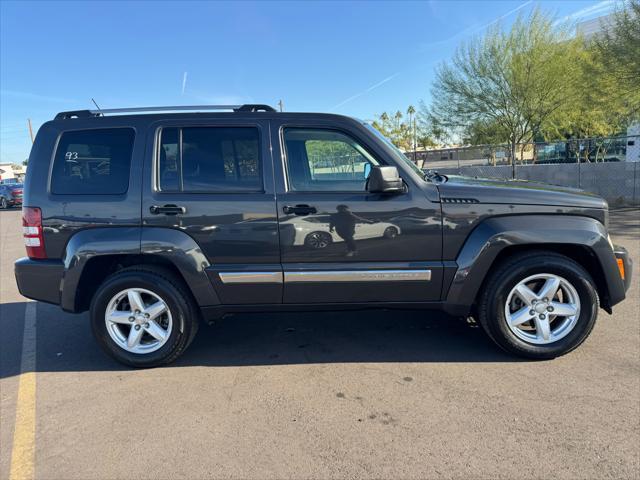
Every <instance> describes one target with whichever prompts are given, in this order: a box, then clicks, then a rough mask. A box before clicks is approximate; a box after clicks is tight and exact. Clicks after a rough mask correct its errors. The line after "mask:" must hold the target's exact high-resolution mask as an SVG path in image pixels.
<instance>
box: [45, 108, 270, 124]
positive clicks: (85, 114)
mask: <svg viewBox="0 0 640 480" xmlns="http://www.w3.org/2000/svg"><path fill="white" fill-rule="evenodd" d="M210 110H233V111H234V112H275V111H276V110H275V108H273V107H271V106H269V105H263V104H246V105H183V106H167V107H133V108H103V109H100V110H71V111H68V112H60V113H58V114H57V115H56V116H55V119H56V120H66V119H69V118H89V117H100V116H102V115H104V114H109V113H116V114H117V113H149V112H185V111H190V112H203V111H210Z"/></svg>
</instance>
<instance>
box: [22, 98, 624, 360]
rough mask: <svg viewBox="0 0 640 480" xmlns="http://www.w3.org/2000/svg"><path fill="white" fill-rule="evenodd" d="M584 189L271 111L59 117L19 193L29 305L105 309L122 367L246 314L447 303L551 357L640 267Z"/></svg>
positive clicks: (97, 327) (106, 331) (515, 344)
mask: <svg viewBox="0 0 640 480" xmlns="http://www.w3.org/2000/svg"><path fill="white" fill-rule="evenodd" d="M607 224H608V207H607V203H606V202H605V201H604V200H603V199H601V198H599V197H597V196H594V195H591V194H587V193H585V192H582V191H580V190H574V189H568V188H560V187H555V186H550V185H539V184H534V183H528V182H522V181H496V180H481V179H470V178H464V177H456V176H449V177H447V176H444V175H439V174H437V173H435V172H427V173H425V172H423V171H421V170H420V169H419V168H417V167H416V166H415V165H414V164H413V163H412V162H411V161H410V160H409V159H407V158H406V156H405V155H404V154H403V153H402V152H400V151H399V150H398V149H397V148H395V147H394V146H393V145H392V144H391V143H390V142H389V141H387V140H386V139H385V138H384V137H382V136H381V135H380V134H379V133H378V132H377V131H376V130H374V129H373V128H372V127H371V126H370V125H368V124H366V123H364V122H361V121H358V120H356V119H353V118H349V117H345V116H340V115H333V114H316V113H281V112H276V111H275V110H274V109H273V108H271V107H269V106H266V105H240V106H224V107H216V106H197V107H158V108H154V109H151V108H149V109H143V108H132V109H116V110H95V111H94V110H81V111H72V112H62V113H59V114H58V115H56V117H55V119H54V120H52V121H49V122H47V123H45V124H44V125H43V126H42V127H41V128H40V130H39V132H38V134H37V137H36V139H35V143H34V145H33V148H32V150H31V155H30V157H29V168H28V172H27V177H26V181H25V185H24V196H23V235H24V242H25V245H26V250H27V257H25V258H22V259H19V260H18V261H17V262H16V263H15V274H16V279H17V283H18V287H19V289H20V292H21V293H22V295H24V296H25V297H28V298H31V299H35V300H39V301H42V302H48V303H52V304H57V305H60V307H61V308H62V309H63V310H65V311H67V312H84V311H87V310H88V311H90V321H91V325H92V329H93V333H94V334H95V337H96V339H97V340H98V343H99V344H100V345H101V346H102V348H103V349H104V350H105V351H106V352H107V353H108V354H110V355H111V356H112V357H114V358H115V359H116V360H118V361H120V362H122V363H124V364H127V365H130V366H134V367H151V366H156V365H162V364H166V363H169V362H171V361H173V360H175V359H176V358H177V357H178V356H179V355H181V354H182V353H183V352H184V350H185V349H186V348H187V347H188V345H189V344H190V343H191V341H192V340H193V338H194V336H195V334H196V330H197V329H198V325H199V323H200V321H205V322H212V321H215V320H216V319H219V318H221V317H223V316H226V315H229V314H233V313H236V312H264V311H309V310H345V309H354V310H356V309H366V308H385V309H424V310H425V314H426V311H427V310H428V309H441V310H444V311H445V312H447V313H449V314H451V315H453V316H460V317H466V316H473V317H474V318H475V319H477V321H478V322H479V323H480V324H481V325H482V327H483V329H484V330H485V331H486V333H487V334H488V335H489V337H491V338H492V339H493V340H494V341H495V343H496V344H497V345H499V346H500V347H502V348H503V349H504V350H506V351H508V352H511V353H512V354H515V355H520V356H524V357H528V358H533V359H549V358H553V357H556V356H559V355H563V354H565V353H567V352H570V351H571V350H573V349H574V348H576V347H577V346H578V345H580V344H581V343H582V342H583V341H584V340H585V339H586V338H587V336H588V335H589V333H590V332H591V330H592V329H593V327H594V324H595V321H596V317H597V314H598V309H599V308H602V309H604V310H606V311H607V312H609V313H611V309H612V307H613V306H614V305H616V304H617V303H619V302H621V301H622V300H623V299H624V298H625V293H626V290H627V289H628V288H629V285H630V282H631V273H632V272H631V269H632V263H631V260H630V259H629V256H628V254H627V252H626V250H625V249H624V248H621V247H617V246H615V245H613V244H612V242H611V240H610V238H609V235H608V232H607Z"/></svg>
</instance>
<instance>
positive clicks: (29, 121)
mask: <svg viewBox="0 0 640 480" xmlns="http://www.w3.org/2000/svg"><path fill="white" fill-rule="evenodd" d="M27 124H28V125H29V136H30V137H31V143H33V128H31V119H30V118H27Z"/></svg>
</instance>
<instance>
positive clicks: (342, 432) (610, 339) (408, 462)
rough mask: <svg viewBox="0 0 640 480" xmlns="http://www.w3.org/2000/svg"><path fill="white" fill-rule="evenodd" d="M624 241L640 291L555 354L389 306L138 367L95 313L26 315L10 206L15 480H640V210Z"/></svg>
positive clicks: (0, 217) (231, 330) (8, 376)
mask: <svg viewBox="0 0 640 480" xmlns="http://www.w3.org/2000/svg"><path fill="white" fill-rule="evenodd" d="M611 230H612V236H613V238H614V241H615V242H616V243H619V244H622V245H624V246H626V247H627V248H628V249H629V251H630V253H631V255H632V257H633V258H634V260H635V265H636V272H635V278H634V283H633V284H632V286H631V291H630V292H629V298H628V299H627V300H626V301H625V302H624V303H623V304H621V305H619V306H618V307H616V308H615V311H614V315H613V316H609V315H607V314H606V313H605V312H604V311H601V312H600V320H599V322H598V324H597V325H596V328H595V330H594V332H593V334H592V335H591V337H590V338H589V339H588V340H587V342H586V343H585V344H584V345H583V346H582V347H580V348H579V349H578V350H576V351H574V352H573V353H571V354H569V355H568V356H565V357H562V358H559V359H556V360H553V361H547V362H527V361H520V360H518V359H516V358H514V357H511V356H508V355H506V354H503V353H501V352H500V351H499V350H497V348H496V347H494V346H493V344H491V343H490V341H489V340H488V339H487V338H486V337H485V336H484V334H483V332H482V331H481V330H480V329H479V328H477V327H475V326H473V325H469V324H467V323H466V322H463V321H459V320H456V319H452V318H448V317H446V316H444V315H442V314H431V315H428V316H427V315H425V314H424V313H422V312H385V311H376V312H362V313H335V314H326V313H318V314H304V315H302V314H278V315H275V314H270V315H244V316H238V317H235V318H232V319H227V320H224V321H221V322H220V323H218V324H216V325H215V326H212V327H206V326H204V327H203V328H201V329H200V332H199V334H198V337H197V338H196V340H195V342H194V344H193V345H192V346H191V347H190V349H189V350H188V351H187V352H186V354H185V355H184V356H183V357H182V358H180V359H179V361H178V362H176V363H175V364H172V365H171V366H168V367H166V368H158V369H153V370H142V371H141V370H130V369H126V368H124V367H122V366H120V365H119V364H117V363H115V362H114V361H112V360H110V359H109V358H107V357H106V356H105V355H104V354H103V353H102V352H101V351H100V350H99V347H98V345H97V343H96V342H95V341H94V340H93V338H92V336H91V332H90V327H89V323H88V319H87V315H86V314H82V315H70V314H66V313H63V312H62V311H61V310H59V309H58V308H57V307H55V306H52V305H46V304H41V303H37V304H31V305H30V306H29V307H28V308H27V302H26V300H25V299H24V298H23V297H21V296H20V294H19V293H18V291H17V288H16V286H15V281H14V277H13V265H12V263H13V261H14V260H15V259H16V258H18V257H20V256H23V255H24V248H23V246H22V239H21V228H20V212H19V211H18V210H13V211H0V239H1V242H2V243H1V245H0V250H1V263H0V269H1V271H0V301H1V305H0V319H1V320H0V326H1V331H0V332H1V333H0V347H1V351H0V362H1V364H0V388H1V399H0V401H1V403H0V407H1V418H2V422H1V426H0V445H1V446H2V448H1V449H0V450H1V455H0V478H8V477H9V474H10V471H13V473H14V474H15V473H16V472H22V473H23V474H30V473H35V477H37V478H42V479H116V478H117V479H120V478H122V479H124V478H243V479H245V478H256V479H265V478H345V477H349V478H353V477H367V478H509V479H513V478H599V479H600V478H639V477H640V313H639V312H640V305H639V297H640V295H639V290H640V289H639V283H638V270H639V269H638V265H639V261H640V211H639V210H637V209H636V210H633V209H627V210H619V211H616V212H613V213H612V220H611ZM34 305H35V309H33V306H34ZM33 314H35V317H34V316H33ZM25 318H26V319H27V320H26V321H27V322H29V321H34V322H35V328H33V330H29V326H28V329H27V330H25ZM25 331H29V332H32V333H33V332H35V338H32V337H28V338H27V339H26V341H23V332H25ZM23 345H24V348H25V349H26V357H25V355H23ZM34 356H35V358H33V357H34ZM21 362H22V363H21ZM29 362H33V364H35V372H36V373H35V375H31V376H30V377H28V378H29V379H30V380H29V383H27V382H26V381H24V384H26V385H27V387H24V384H23V386H22V388H21V390H20V391H21V394H22V397H21V401H20V402H18V399H17V397H18V392H19V383H20V380H21V365H22V366H23V367H22V370H25V365H26V366H27V371H28V370H29V368H28V366H29ZM24 376H25V374H22V377H24ZM16 418H17V419H18V420H17V421H16ZM30 449H32V450H33V451H34V452H35V455H34V456H31V455H29V451H30ZM25 452H26V453H25ZM12 457H13V463H14V465H13V467H12V466H11V464H12ZM32 458H33V460H31V459H32ZM12 468H13V470H12Z"/></svg>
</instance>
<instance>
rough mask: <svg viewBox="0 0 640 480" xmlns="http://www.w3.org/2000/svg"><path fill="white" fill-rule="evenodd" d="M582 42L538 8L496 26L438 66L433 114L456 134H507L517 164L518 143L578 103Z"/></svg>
mask: <svg viewBox="0 0 640 480" xmlns="http://www.w3.org/2000/svg"><path fill="white" fill-rule="evenodd" d="M580 45H581V43H580V42H579V41H578V40H576V39H572V38H570V36H569V34H568V30H567V29H566V28H561V27H555V26H554V22H553V19H552V18H551V17H550V16H548V15H546V14H544V13H542V12H541V11H540V10H539V9H536V10H534V11H533V12H532V13H531V14H530V15H529V16H528V17H523V16H519V17H518V18H517V20H516V21H515V22H514V24H513V25H512V27H511V28H510V29H509V30H503V29H502V27H501V26H500V25H496V26H494V27H492V28H490V29H489V31H488V32H487V34H486V35H485V36H484V37H482V38H480V39H477V40H474V41H472V42H468V43H465V44H463V45H462V46H461V47H459V48H458V50H457V52H456V54H455V56H454V58H453V60H452V62H451V63H449V64H444V65H442V66H441V67H440V68H439V69H438V71H437V75H436V80H435V82H434V85H433V89H432V96H433V99H434V101H433V105H432V108H431V110H430V112H431V114H432V115H433V116H434V117H436V118H437V119H438V121H439V122H440V123H441V124H442V125H443V126H444V127H446V128H447V129H449V130H450V131H454V132H456V133H457V134H458V135H460V134H461V133H464V132H465V130H466V131H469V129H471V130H473V129H474V128H475V129H477V128H478V126H481V127H488V126H491V129H492V130H493V131H494V132H495V133H498V132H500V133H502V134H504V135H505V138H504V140H506V141H507V142H508V143H509V144H510V146H511V159H512V162H514V164H515V158H516V147H517V144H518V143H521V142H524V141H530V140H532V139H533V138H534V137H535V136H536V135H537V134H538V132H540V130H541V128H542V126H543V124H544V123H545V121H547V120H548V119H549V118H550V117H551V116H552V115H553V114H554V113H555V112H556V111H558V110H560V109H561V108H563V107H565V106H566V105H567V104H570V103H571V102H572V101H574V98H575V92H576V88H575V79H576V72H577V69H578V68H579V67H578V66H577V63H576V61H575V59H576V57H577V55H578V53H579V50H580Z"/></svg>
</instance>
